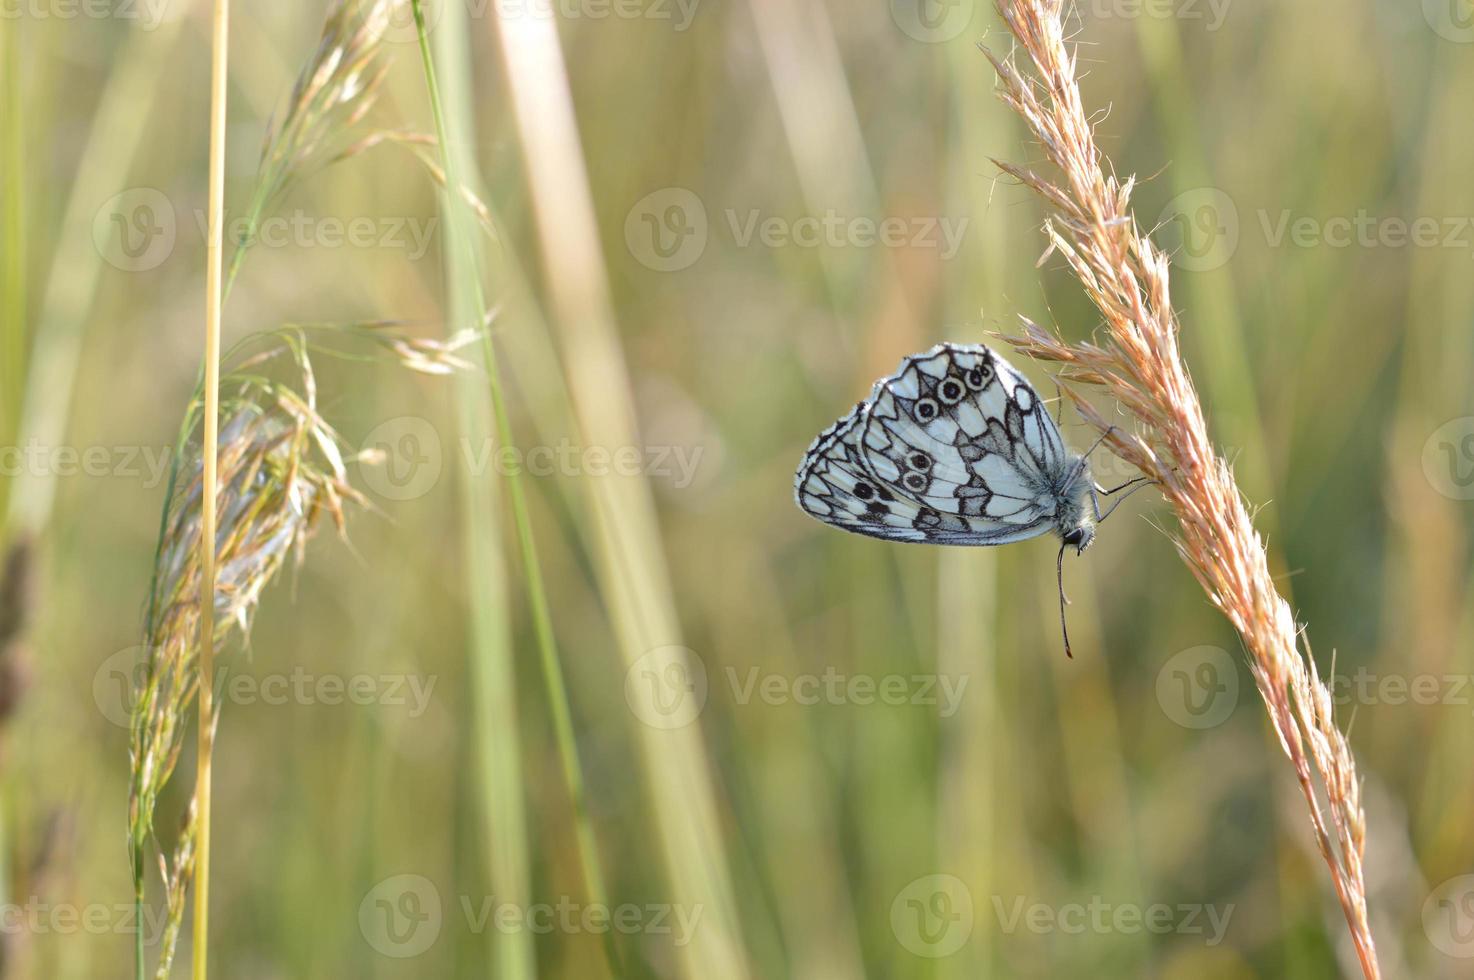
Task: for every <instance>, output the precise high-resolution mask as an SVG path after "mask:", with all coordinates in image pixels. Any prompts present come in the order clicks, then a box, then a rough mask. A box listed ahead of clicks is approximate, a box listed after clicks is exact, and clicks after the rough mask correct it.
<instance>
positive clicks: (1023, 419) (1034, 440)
mask: <svg viewBox="0 0 1474 980" xmlns="http://www.w3.org/2000/svg"><path fill="white" fill-rule="evenodd" d="M1102 439H1104V437H1103V436H1102ZM1099 444H1100V443H1099V442H1097V443H1096V446H1099ZM1093 450H1094V447H1092V451H1093ZM1089 455H1090V453H1089V452H1086V453H1083V454H1078V453H1073V452H1071V451H1070V450H1069V448H1068V447H1067V446H1066V445H1065V443H1064V439H1063V438H1062V437H1061V436H1060V431H1059V425H1058V424H1057V423H1056V421H1055V420H1054V419H1053V418H1052V417H1050V414H1049V412H1048V410H1047V409H1046V408H1045V406H1044V403H1043V401H1042V400H1041V399H1040V398H1039V394H1038V392H1036V391H1035V390H1034V388H1033V386H1032V385H1030V384H1029V381H1028V379H1027V378H1025V377H1024V376H1023V375H1022V374H1020V373H1019V372H1018V371H1017V370H1016V369H1015V368H1014V367H1013V366H1012V365H1010V364H1009V363H1008V362H1006V361H1005V360H1003V358H1001V357H999V356H998V355H997V354H995V353H994V352H993V351H991V350H989V349H988V348H987V347H985V346H983V345H981V344H950V343H946V344H938V345H937V346H936V347H933V348H932V349H931V350H928V351H925V352H923V353H920V354H914V355H912V356H911V357H907V358H905V359H904V360H902V361H901V366H900V369H899V370H897V371H896V373H895V374H893V375H891V376H890V377H887V378H882V379H881V380H879V381H877V382H876V383H875V387H874V388H873V389H872V390H871V392H870V397H869V398H868V399H867V400H865V401H862V402H860V403H859V404H857V405H856V406H855V407H854V409H853V410H852V411H851V412H850V413H849V414H848V415H846V416H845V417H844V418H842V419H840V420H839V421H838V422H835V423H834V424H833V425H831V426H830V427H829V428H827V429H825V430H824V431H823V432H821V433H820V434H819V437H818V438H816V439H815V440H814V441H813V443H811V444H810V445H809V448H808V451H807V452H805V453H804V458H803V462H802V463H800V464H799V467H798V473H797V475H796V476H795V478H794V484H793V494H794V499H795V500H796V501H797V502H798V506H799V507H800V508H801V509H802V510H803V511H804V512H805V513H807V514H810V515H811V516H813V517H816V518H818V519H819V520H821V521H823V522H824V523H825V524H830V525H832V526H834V527H837V528H840V529H842V530H845V531H853V532H855V533H856V534H866V535H869V536H870V537H874V538H882V539H884V540H887V541H911V542H919V543H924V544H950V545H997V544H1007V543H1008V542H1011V541H1024V540H1027V539H1028V538H1034V537H1038V536H1039V535H1042V534H1046V533H1048V532H1050V531H1053V532H1055V533H1056V534H1058V535H1059V538H1060V549H1059V556H1058V558H1057V560H1056V562H1055V566H1056V570H1057V574H1058V576H1059V584H1060V625H1061V628H1062V629H1063V630H1064V640H1065V653H1066V655H1070V656H1073V654H1072V653H1071V651H1070V637H1069V631H1068V629H1067V628H1065V626H1064V605H1065V602H1066V601H1067V600H1066V599H1065V595H1064V555H1065V549H1066V548H1068V547H1074V549H1075V553H1076V554H1083V553H1084V551H1085V549H1086V548H1088V547H1090V545H1091V543H1092V542H1093V541H1094V540H1095V528H1096V525H1097V524H1099V523H1100V522H1101V521H1103V520H1104V519H1105V518H1106V517H1107V516H1108V515H1109V513H1110V511H1107V512H1106V513H1105V514H1102V513H1101V510H1100V499H1099V496H1098V495H1110V494H1113V493H1115V492H1117V491H1118V490H1122V489H1125V487H1126V486H1130V485H1132V484H1137V483H1140V482H1142V480H1143V479H1144V478H1138V479H1137V480H1133V481H1130V482H1129V483H1127V484H1123V485H1122V486H1120V487H1116V488H1115V489H1112V490H1107V489H1105V488H1103V487H1099V486H1097V485H1096V484H1095V481H1094V480H1093V479H1092V477H1091V474H1090V463H1089V459H1088V457H1089ZM1114 509H1115V507H1114V506H1113V507H1112V508H1111V510H1114Z"/></svg>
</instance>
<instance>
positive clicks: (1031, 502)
mask: <svg viewBox="0 0 1474 980" xmlns="http://www.w3.org/2000/svg"><path fill="white" fill-rule="evenodd" d="M861 443H862V445H863V447H864V457H863V458H864V460H865V462H866V464H867V465H868V467H869V468H870V470H871V472H872V473H873V474H874V476H875V477H876V479H877V480H879V481H880V482H883V483H888V484H892V485H894V486H895V487H896V488H897V489H898V490H899V491H900V492H901V493H903V494H904V495H905V496H907V497H909V498H910V499H911V500H912V501H914V502H915V504H916V505H917V506H918V507H919V508H920V509H921V510H922V512H923V514H922V519H923V522H924V523H926V524H929V525H931V526H932V533H931V534H930V535H929V536H928V540H933V541H937V542H939V543H946V544H978V545H988V544H1003V543H1005V542H1009V541H1021V540H1024V539H1025V538H1032V537H1035V536H1036V535H1039V534H1043V533H1045V532H1046V531H1048V530H1050V529H1051V528H1052V527H1053V526H1054V518H1055V514H1056V512H1057V510H1058V508H1059V504H1060V501H1059V498H1058V490H1057V488H1058V487H1059V486H1060V485H1061V483H1062V481H1061V480H1060V479H1059V477H1060V475H1061V474H1063V473H1065V472H1066V471H1067V470H1068V468H1069V467H1070V466H1072V465H1074V464H1073V458H1072V457H1071V455H1070V453H1069V452H1068V450H1066V448H1065V446H1064V442H1063V440H1062V439H1061V438H1060V435H1059V430H1058V428H1057V427H1056V426H1055V424H1054V420H1053V419H1051V418H1050V417H1049V413H1048V410H1047V409H1046V407H1045V406H1044V404H1043V403H1042V401H1041V400H1040V399H1039V397H1038V395H1037V394H1036V393H1035V391H1034V389H1033V387H1032V386H1030V384H1029V382H1028V381H1027V380H1026V379H1025V378H1024V377H1023V375H1021V374H1019V373H1018V372H1017V371H1015V370H1014V369H1013V368H1012V367H1011V366H1009V365H1008V364H1007V363H1006V362H1004V361H1003V360H1002V359H1001V358H999V357H998V356H997V355H996V354H994V353H993V352H992V351H990V350H989V349H988V348H986V347H984V346H982V345H958V344H941V345H939V346H937V347H934V348H932V349H931V350H929V351H927V352H925V353H923V354H918V355H916V356H914V357H908V358H906V359H905V360H904V361H902V362H901V367H900V370H898V371H897V372H896V373H895V374H894V375H892V376H891V377H889V378H885V379H883V380H881V381H880V382H879V383H878V384H877V385H876V386H875V391H874V392H873V393H872V395H871V398H870V404H869V410H868V411H867V412H866V414H865V423H864V431H863V434H862V436H861Z"/></svg>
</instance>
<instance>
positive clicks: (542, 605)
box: [413, 0, 619, 975]
mask: <svg viewBox="0 0 1474 980" xmlns="http://www.w3.org/2000/svg"><path fill="white" fill-rule="evenodd" d="M413 8H414V16H415V26H416V30H417V32H418V35H419V46H420V55H421V60H422V61H423V63H424V68H425V85H426V89H427V91H428V93H429V97H430V106H431V112H432V114H433V116H434V120H435V135H436V139H437V141H438V142H439V145H440V151H441V162H442V165H443V166H444V168H445V177H446V193H445V201H446V210H447V212H448V216H449V218H450V222H449V223H450V227H451V236H452V240H453V247H455V248H457V249H458V250H461V251H464V252H465V253H466V254H467V255H468V257H469V258H470V259H471V262H470V268H471V269H472V270H474V274H473V275H472V276H470V277H469V279H470V282H471V285H472V288H473V289H474V292H475V302H476V309H477V312H478V313H479V316H480V320H479V325H480V326H482V327H483V329H482V332H481V336H482V348H483V356H484V357H485V361H486V377H487V388H488V393H489V395H490V398H491V409H492V415H493V421H494V424H495V426H496V437H497V441H498V442H499V443H500V444H501V445H502V446H504V447H505V446H513V445H515V441H514V437H513V433H512V426H511V420H510V417H509V415H508V412H507V405H506V399H505V395H504V393H503V391H502V385H501V374H500V370H499V368H498V364H497V355H496V348H495V344H493V342H492V339H491V335H490V333H489V332H487V331H486V330H485V329H484V325H485V322H486V320H487V319H488V317H489V314H490V310H489V308H488V306H487V303H486V297H485V294H484V290H483V287H482V285H481V278H480V262H479V261H478V259H477V254H478V249H477V248H476V242H475V237H474V223H473V222H471V221H470V220H468V215H467V214H466V207H465V203H464V201H463V199H462V198H461V196H460V188H461V186H462V178H461V174H460V167H459V164H458V162H457V160H456V153H455V152H454V151H453V147H452V145H451V143H450V140H449V137H448V128H447V126H446V121H445V108H444V100H443V99H442V98H441V95H440V86H439V82H438V80H437V78H436V74H435V63H434V57H433V55H432V54H431V50H430V42H429V37H428V35H427V32H426V26H425V15H424V9H423V4H422V2H421V0H413ZM506 485H507V496H508V499H509V501H510V504H511V508H512V523H513V524H514V525H515V529H516V535H517V547H518V551H519V553H520V555H521V559H522V566H523V572H524V575H525V577H526V586H527V601H528V606H529V607H530V611H531V615H532V624H533V632H534V635H535V638H536V643H537V650H538V664H539V667H540V669H541V672H542V678H543V685H544V687H545V689H546V691H547V697H548V707H549V713H550V715H551V718H552V723H553V732H554V738H555V740H556V742H557V745H558V756H559V761H560V764H561V766H562V770H563V778H564V782H565V783H566V784H567V788H568V793H569V797H570V800H571V803H572V806H573V811H574V827H575V831H574V833H575V837H576V839H577V845H578V854H579V863H580V866H581V868H582V872H583V877H584V885H585V887H586V888H587V890H588V893H589V900H590V901H591V902H592V903H595V904H599V905H607V901H606V891H605V884H604V873H603V865H602V862H601V861H600V859H599V852H598V843H597V839H596V837H595V835H594V831H593V825H592V822H591V820H590V818H589V814H588V805H587V801H586V798H585V790H584V777H583V768H582V764H581V763H580V761H579V758H578V741H577V738H576V736H575V734H574V730H573V715H572V711H571V710H570V708H569V703H568V689H567V684H566V682H565V680H564V678H563V669H562V664H561V662H560V661H559V659H558V648H557V638H556V636H555V634H554V632H553V620H552V615H551V612H550V607H549V604H548V597H547V590H546V587H545V586H544V583H543V571H542V561H541V559H540V557H539V555H538V550H537V541H536V538H535V536H534V535H533V530H532V516H531V513H530V511H529V509H528V506H527V495H526V491H525V488H524V487H523V486H522V481H521V478H520V475H519V474H518V473H517V472H515V471H513V472H509V473H508V474H507V475H506ZM486 750H488V749H487V747H483V751H486ZM604 941H605V942H604V946H605V954H606V956H607V957H608V960H609V968H610V969H611V970H612V971H614V973H615V975H618V973H619V970H618V962H619V960H618V955H617V951H616V949H615V948H614V945H613V939H612V937H611V936H610V935H609V933H607V932H606V933H604Z"/></svg>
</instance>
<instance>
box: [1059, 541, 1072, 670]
mask: <svg viewBox="0 0 1474 980" xmlns="http://www.w3.org/2000/svg"><path fill="white" fill-rule="evenodd" d="M1054 574H1055V578H1056V580H1057V581H1058V583H1059V631H1060V633H1062V634H1063V635H1064V638H1065V656H1066V657H1069V658H1070V659H1071V660H1073V659H1075V654H1074V653H1073V652H1072V651H1071V650H1070V627H1069V626H1068V624H1066V622H1065V605H1066V604H1067V603H1069V601H1070V600H1068V599H1066V598H1065V546H1064V545H1063V544H1061V545H1060V546H1059V557H1058V558H1056V559H1055V561H1054Z"/></svg>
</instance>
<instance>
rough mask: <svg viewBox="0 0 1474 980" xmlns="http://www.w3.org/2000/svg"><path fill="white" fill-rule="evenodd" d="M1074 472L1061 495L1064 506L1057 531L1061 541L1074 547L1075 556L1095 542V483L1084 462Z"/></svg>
mask: <svg viewBox="0 0 1474 980" xmlns="http://www.w3.org/2000/svg"><path fill="white" fill-rule="evenodd" d="M1073 472H1074V476H1073V477H1072V478H1071V480H1070V483H1069V486H1068V487H1066V488H1065V491H1064V493H1063V494H1061V503H1062V506H1061V507H1060V510H1059V522H1058V524H1056V530H1057V531H1058V532H1059V536H1060V540H1061V541H1063V542H1064V543H1065V545H1067V546H1069V547H1073V548H1074V549H1075V554H1077V555H1081V554H1084V553H1085V549H1086V548H1088V547H1090V545H1091V544H1092V543H1093V542H1094V541H1095V518H1094V507H1092V506H1091V488H1092V487H1093V485H1094V483H1093V480H1092V478H1091V476H1090V466H1089V464H1088V463H1085V462H1084V461H1083V460H1080V461H1079V462H1078V463H1077V465H1076V466H1075V468H1074V471H1073Z"/></svg>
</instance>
